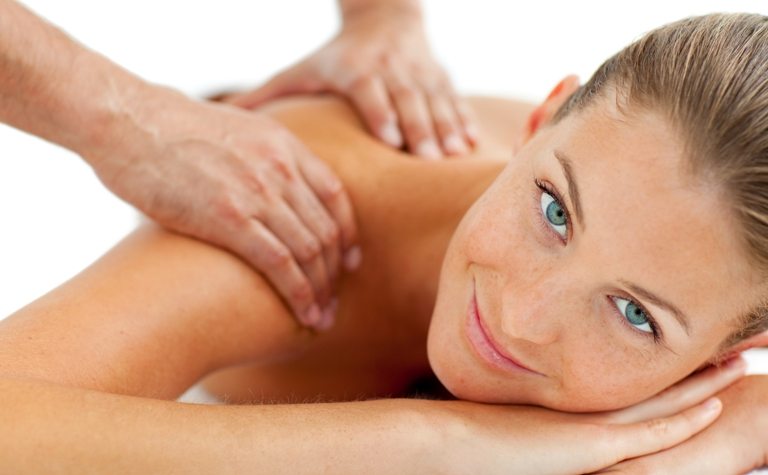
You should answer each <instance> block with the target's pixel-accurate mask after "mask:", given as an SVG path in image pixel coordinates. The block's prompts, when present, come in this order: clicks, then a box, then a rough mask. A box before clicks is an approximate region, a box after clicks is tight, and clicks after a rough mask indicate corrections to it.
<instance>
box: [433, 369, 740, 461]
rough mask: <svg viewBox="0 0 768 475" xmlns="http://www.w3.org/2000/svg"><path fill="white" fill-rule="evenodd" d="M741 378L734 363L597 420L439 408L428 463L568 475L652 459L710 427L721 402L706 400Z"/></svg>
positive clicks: (465, 405) (528, 410)
mask: <svg viewBox="0 0 768 475" xmlns="http://www.w3.org/2000/svg"><path fill="white" fill-rule="evenodd" d="M743 372H744V365H743V361H740V360H736V361H735V362H734V363H733V364H731V365H727V366H724V367H722V368H711V369H708V370H705V371H703V372H701V373H698V374H697V375H695V376H693V377H690V378H688V379H687V380H685V381H684V382H682V383H679V384H678V385H676V386H673V387H672V388H670V389H668V390H666V391H664V392H662V393H661V394H659V395H657V396H655V397H653V398H650V399H648V400H647V401H644V402H642V403H640V404H637V405H635V406H632V407H630V408H627V409H622V410H619V411H613V412H608V413H600V414H568V413H561V412H557V411H551V410H547V409H542V408H534V407H520V406H512V407H504V406H491V405H482V404H475V403H469V402H447V403H445V404H446V406H445V407H446V408H447V409H448V412H449V417H448V421H447V422H446V421H445V419H443V418H440V417H438V420H439V427H437V428H436V430H437V431H438V432H439V434H440V436H439V441H440V443H439V444H438V445H439V453H437V454H436V455H435V457H436V459H437V460H441V463H442V464H441V465H439V466H438V467H437V468H438V469H440V470H447V471H445V472H441V473H457V474H458V473H483V474H497V473H498V474H509V473H537V474H549V473H552V474H559V473H562V474H573V473H588V472H593V471H595V470H600V469H603V468H605V467H607V466H611V465H613V464H615V463H617V462H619V461H622V460H626V459H631V458H634V457H639V456H642V455H646V454H653V453H656V452H659V451H662V450H665V449H668V448H670V447H673V446H675V445H677V444H679V443H681V442H683V441H685V440H687V439H689V438H690V437H692V436H693V435H695V434H696V433H698V432H699V431H701V430H703V429H704V428H705V427H707V426H708V425H709V424H711V423H712V422H713V421H714V420H715V419H716V418H717V416H718V415H719V413H720V410H721V403H720V401H719V400H718V399H715V398H709V396H710V395H711V394H713V393H716V392H717V391H719V390H720V389H722V388H724V387H726V386H727V385H729V384H731V383H733V382H734V381H735V380H736V379H738V378H740V377H741V376H742V375H743ZM702 401H704V402H702ZM441 457H442V459H441ZM653 473H656V472H653Z"/></svg>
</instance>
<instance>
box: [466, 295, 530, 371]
mask: <svg viewBox="0 0 768 475" xmlns="http://www.w3.org/2000/svg"><path fill="white" fill-rule="evenodd" d="M466 332H467V339H468V340H469V343H470V346H471V347H472V349H473V350H474V351H475V353H477V356H479V357H480V359H482V360H483V361H485V362H486V363H488V364H489V365H491V366H492V367H494V368H496V369H500V370H502V371H505V372H507V373H515V374H534V375H538V376H543V375H542V374H541V373H538V372H536V371H534V370H532V369H530V368H528V367H526V366H523V364H522V363H520V362H519V361H517V360H515V359H514V358H512V357H510V356H509V355H507V354H505V353H503V352H502V350H501V349H500V347H499V345H498V343H496V342H495V341H494V340H493V338H492V337H491V334H490V332H489V331H488V327H487V326H486V325H485V322H483V319H482V316H481V315H480V310H479V308H478V306H477V297H476V295H475V289H474V283H473V286H472V301H471V302H470V304H469V309H468V311H467V322H466Z"/></svg>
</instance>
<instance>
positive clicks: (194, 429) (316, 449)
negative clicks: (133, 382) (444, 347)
mask: <svg viewBox="0 0 768 475" xmlns="http://www.w3.org/2000/svg"><path fill="white" fill-rule="evenodd" d="M403 402H405V403H406V404H403ZM418 420H419V414H418V413H416V412H412V411H410V410H409V409H408V408H407V401H397V400H383V401H368V402H358V403H335V404H316V405H285V406H277V405H275V406H203V405H194V404H183V403H176V402H169V401H159V400H153V399H145V398H138V397H131V396H121V395H115V394H106V393H102V392H97V391H91V390H84V389H77V388H67V387H63V386H59V385H53V384H48V383H43V382H39V381H23V380H17V379H9V378H0V424H2V427H3V430H2V431H0V471H2V472H3V473H14V474H39V473H59V474H69V473H72V474H80V473H84V472H88V473H110V474H115V475H119V474H134V473H135V474H148V473H184V474H198V473H206V474H229V473H248V474H270V475H272V474H276V473H290V474H296V475H301V474H307V475H310V474H311V475H314V474H317V473H334V474H360V473H371V474H398V475H399V474H405V473H428V472H426V471H424V469H425V466H423V465H420V463H421V461H422V460H424V459H425V455H426V454H427V450H426V448H427V447H428V446H429V445H428V441H429V438H428V433H427V432H420V429H419V426H420V425H419V423H418ZM433 448H434V446H433Z"/></svg>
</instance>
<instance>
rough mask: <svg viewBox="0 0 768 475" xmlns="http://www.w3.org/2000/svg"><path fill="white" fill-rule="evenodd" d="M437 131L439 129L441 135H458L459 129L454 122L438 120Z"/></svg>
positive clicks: (436, 123) (436, 121)
mask: <svg viewBox="0 0 768 475" xmlns="http://www.w3.org/2000/svg"><path fill="white" fill-rule="evenodd" d="M435 129H437V131H438V133H439V134H440V135H450V134H451V133H458V128H457V127H456V126H455V125H454V123H453V122H451V121H450V120H447V119H436V120H435Z"/></svg>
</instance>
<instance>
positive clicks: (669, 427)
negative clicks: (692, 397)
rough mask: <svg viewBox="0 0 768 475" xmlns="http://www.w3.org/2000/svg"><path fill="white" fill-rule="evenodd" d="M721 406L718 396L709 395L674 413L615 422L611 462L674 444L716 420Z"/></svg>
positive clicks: (659, 449) (610, 443) (652, 451)
mask: <svg viewBox="0 0 768 475" xmlns="http://www.w3.org/2000/svg"><path fill="white" fill-rule="evenodd" d="M722 408H723V405H722V403H721V402H720V400H719V399H717V398H710V399H707V400H706V401H705V402H703V403H701V404H698V405H696V406H694V407H692V408H690V409H686V410H685V411H683V412H681V413H679V414H675V415H674V416H670V417H665V418H660V419H651V420H649V421H645V422H638V423H635V424H626V425H617V426H614V428H613V430H611V431H610V432H612V434H610V435H609V438H610V441H609V442H608V444H609V446H610V447H609V449H608V455H612V456H614V457H615V458H614V460H613V461H612V462H610V463H611V464H613V463H616V462H619V461H621V460H625V459H628V458H633V457H638V456H640V455H646V454H651V453H655V452H659V451H661V450H664V449H667V448H669V447H672V446H675V445H677V444H679V443H680V442H683V441H684V440H687V439H689V438H690V437H692V436H694V435H695V434H697V433H698V432H700V431H702V430H703V429H704V428H706V427H707V426H708V425H710V424H711V423H712V422H714V420H715V419H717V416H719V415H720V412H721V411H722Z"/></svg>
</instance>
